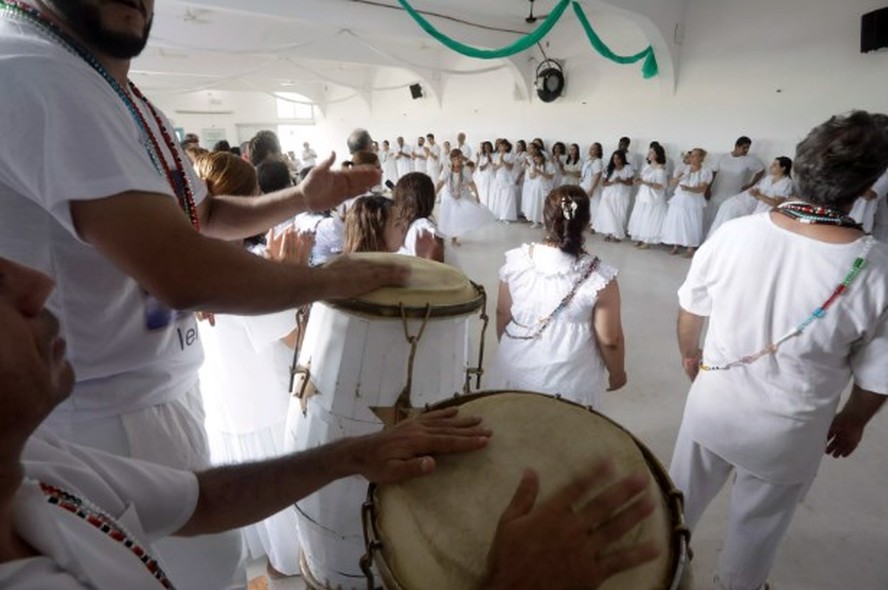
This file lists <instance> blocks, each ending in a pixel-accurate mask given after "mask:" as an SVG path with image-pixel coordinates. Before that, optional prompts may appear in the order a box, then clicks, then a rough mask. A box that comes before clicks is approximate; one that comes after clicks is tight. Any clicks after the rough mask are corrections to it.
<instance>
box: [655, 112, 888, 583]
mask: <svg viewBox="0 0 888 590" xmlns="http://www.w3.org/2000/svg"><path fill="white" fill-rule="evenodd" d="M886 167H888V116H885V115H870V114H869V113H865V112H861V111H857V112H854V113H851V114H850V115H848V116H845V117H833V118H832V119H831V120H830V121H828V122H826V123H825V124H823V125H821V126H819V127H817V128H815V129H814V130H813V131H812V132H811V133H810V134H809V135H808V137H807V138H806V139H805V140H804V141H802V142H801V143H800V144H799V145H798V148H797V152H796V158H795V162H794V166H793V173H794V174H793V176H794V178H795V187H796V194H797V196H798V198H799V200H797V201H790V202H788V203H784V204H782V205H780V206H779V207H778V208H777V209H776V210H774V211H771V212H768V213H763V214H760V215H752V216H748V217H744V218H742V219H738V220H735V221H733V222H731V223H729V224H726V225H724V226H723V227H722V228H720V229H719V231H718V232H716V233H715V234H713V237H712V238H711V239H710V240H709V241H707V242H706V243H705V244H703V247H701V248H700V250H699V251H698V252H697V255H696V256H695V257H694V261H693V263H692V265H691V269H690V271H689V273H688V276H687V279H686V280H685V283H684V284H683V285H682V287H681V289H680V290H679V292H678V295H679V302H680V304H681V310H680V312H679V318H678V339H679V348H680V351H681V356H682V364H683V367H684V370H685V372H686V373H687V374H688V376H689V377H690V379H691V380H692V381H693V385H692V386H691V390H690V393H689V394H688V399H687V405H686V408H685V413H684V418H683V420H682V424H681V429H680V431H679V433H678V440H677V442H676V445H675V454H674V455H673V458H672V465H671V467H670V474H671V476H672V479H673V480H674V481H675V484H676V485H677V486H678V488H679V489H681V490H682V491H683V492H684V495H685V518H686V521H687V522H688V526H690V527H691V529H693V528H694V527H695V525H696V524H697V523H698V522H699V519H700V517H701V515H702V514H703V511H704V510H705V509H706V507H707V505H708V504H709V502H710V501H711V500H712V499H713V498H714V497H715V496H716V494H718V492H719V490H720V489H721V488H722V486H723V485H724V483H725V482H726V481H727V480H728V478H729V476H731V474H734V476H735V477H734V480H733V490H732V494H731V508H730V520H729V525H728V533H727V538H726V540H725V545H724V549H723V550H722V554H721V558H720V561H719V565H718V573H717V576H716V585H717V587H718V588H720V589H727V590H759V589H761V588H767V584H766V581H767V577H768V573H769V571H770V569H771V566H772V565H773V563H774V559H775V556H776V553H777V549H778V547H779V544H780V542H781V540H782V539H783V536H784V534H785V533H786V531H787V529H788V527H789V524H790V522H791V520H792V517H793V514H794V511H795V507H796V506H797V505H798V503H799V501H800V500H801V499H802V497H803V495H804V493H805V491H806V490H807V489H808V487H809V486H810V484H811V482H812V481H813V479H814V476H815V475H816V473H817V469H818V466H819V464H820V461H821V459H822V457H823V454H824V451H825V452H826V453H827V454H831V455H833V456H834V457H846V456H848V455H850V454H851V453H852V452H853V451H854V449H855V448H856V447H857V445H858V443H859V442H860V440H861V438H862V436H863V432H864V428H865V427H866V425H867V423H868V422H869V420H870V419H871V418H872V417H873V416H874V415H875V413H876V412H877V411H878V410H879V408H880V407H881V406H882V405H883V403H884V401H885V399H886V395H888V363H886V362H885V359H886V358H888V246H886V245H885V244H882V243H879V242H876V241H875V240H873V239H872V238H871V237H869V236H867V235H865V234H864V233H863V232H862V231H861V230H860V229H859V228H858V226H857V225H856V223H855V222H854V220H853V219H851V218H850V217H849V216H848V212H849V211H850V209H851V206H852V204H853V203H854V200H855V199H856V198H857V195H859V194H861V193H862V192H863V191H864V190H866V188H867V187H869V186H871V185H872V184H873V183H874V182H875V180H876V179H877V178H878V177H879V175H881V174H882V173H883V172H884V171H885V169H886ZM830 293H832V295H830ZM707 317H708V318H709V328H708V331H707V334H706V343H705V349H704V350H703V351H700V349H699V342H700V335H701V332H702V328H703V323H704V320H705V318H707ZM849 383H850V384H851V385H853V389H852V392H851V396H850V397H849V399H848V401H847V402H846V403H845V405H844V407H843V408H842V409H841V410H840V411H838V413H837V412H836V410H837V409H838V405H839V401H840V398H841V396H842V392H843V391H844V390H845V389H846V388H847V386H848V385H849Z"/></svg>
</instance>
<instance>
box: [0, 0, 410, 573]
mask: <svg viewBox="0 0 888 590" xmlns="http://www.w3.org/2000/svg"><path fill="white" fill-rule="evenodd" d="M153 14H154V0H65V1H64V2H63V1H61V0H55V1H47V0H29V1H28V2H27V3H26V2H23V1H21V0H2V1H0V80H2V81H3V82H2V83H0V138H2V140H0V141H2V142H3V143H4V146H3V149H0V256H4V257H7V258H10V259H12V260H15V261H17V262H19V263H21V264H25V265H27V266H29V267H32V268H35V269H38V270H40V271H42V272H43V273H44V274H47V275H49V276H50V277H51V278H52V279H53V280H54V281H55V283H56V285H57V288H56V291H55V293H54V294H53V296H52V298H51V299H50V300H49V302H48V307H49V308H50V309H51V310H52V311H53V312H54V313H55V314H56V315H57V316H58V317H59V318H60V320H61V322H62V325H63V330H64V335H65V338H66V340H67V342H68V346H69V352H70V355H69V356H70V359H71V363H72V365H73V366H74V368H75V369H76V374H77V381H76V383H75V386H74V391H73V394H72V395H71V397H70V398H69V399H67V400H65V401H64V402H62V403H61V404H60V405H59V407H57V408H56V409H55V411H54V412H53V413H52V415H51V416H50V417H49V419H48V421H47V426H48V427H49V428H51V429H52V430H53V431H54V432H55V433H56V434H57V435H59V436H61V437H62V438H64V439H66V440H68V441H71V442H77V443H80V444H85V445H87V446H92V447H97V448H100V449H103V450H105V451H108V452H111V453H114V454H118V455H124V456H130V457H136V458H140V459H145V460H148V461H152V462H156V463H161V464H165V465H168V466H171V467H175V468H179V469H187V470H199V469H204V468H206V467H207V465H208V459H209V453H208V449H207V442H206V435H205V433H204V430H203V408H202V407H201V402H200V392H199V389H198V379H197V370H198V367H199V366H200V364H201V362H202V360H203V354H202V349H201V344H200V342H199V341H198V332H197V327H196V325H195V319H194V314H193V313H191V312H190V311H177V310H195V309H200V310H202V311H207V312H222V313H241V314H254V313H255V314H260V313H267V312H271V311H277V310H282V309H288V308H294V307H296V306H298V305H301V304H304V303H307V302H310V301H313V300H317V299H329V298H338V297H348V296H352V295H355V294H358V293H361V292H365V291H368V290H372V289H374V288H377V287H379V286H382V285H390V284H391V285H394V284H401V283H402V282H403V281H404V280H405V279H406V274H407V271H406V270H404V269H402V268H401V267H395V266H380V265H369V264H366V263H357V262H355V261H353V260H350V259H348V258H345V259H341V260H339V261H337V262H336V263H334V264H331V265H329V266H326V267H323V268H317V269H305V268H300V267H296V266H289V265H280V264H275V263H272V262H269V261H266V260H263V259H261V258H260V257H257V256H253V255H250V254H249V253H246V252H244V251H243V250H242V249H240V248H238V247H236V246H233V245H232V244H231V243H229V242H227V241H223V240H240V239H242V238H245V237H248V236H252V235H256V234H258V233H261V232H264V231H265V230H266V229H268V228H269V227H271V226H273V225H275V224H276V223H279V222H281V221H283V220H284V219H288V218H292V217H293V216H295V215H296V214H298V213H300V212H303V211H307V210H326V209H331V208H333V207H335V206H336V205H338V204H339V203H340V202H341V201H342V200H344V199H346V198H347V197H350V196H353V195H357V194H360V193H362V192H363V191H364V190H365V189H366V188H367V187H369V186H373V185H375V184H378V182H379V172H378V171H376V170H367V169H360V168H355V169H353V170H350V171H348V172H333V171H331V168H330V167H331V164H332V163H333V157H332V156H331V157H330V158H328V159H327V160H326V161H324V162H322V163H320V164H319V165H318V166H317V167H316V168H315V169H314V170H313V171H312V173H311V174H309V175H308V176H307V177H306V179H305V181H304V182H302V183H301V184H300V185H299V186H298V187H294V188H289V189H286V190H283V191H280V192H277V193H273V194H270V195H264V196H262V197H257V198H254V199H242V198H237V197H235V198H229V197H226V196H219V197H214V198H213V199H211V200H205V196H206V187H205V186H203V184H202V183H201V182H200V181H199V180H198V179H197V178H196V177H195V175H194V173H193V170H192V168H191V166H190V165H188V160H187V158H186V157H185V155H184V154H183V153H182V151H181V149H180V147H179V146H178V145H177V144H176V140H175V136H174V135H173V132H172V129H173V127H172V125H170V123H169V121H168V120H167V119H166V118H165V117H164V115H163V114H162V113H160V112H159V111H158V110H157V109H156V108H155V107H154V106H153V105H152V104H151V103H150V102H149V101H148V99H147V98H145V97H144V96H143V95H142V93H141V92H140V91H139V89H138V88H136V87H135V86H134V85H132V84H130V83H129V81H128V79H127V74H128V72H129V68H130V60H131V58H133V57H135V56H136V55H138V53H139V52H140V51H141V50H142V49H143V48H144V46H145V43H146V42H147V39H148V33H149V31H150V28H151V22H152V17H153ZM183 211H184V214H183ZM195 230H199V231H195ZM157 549H158V551H159V553H160V554H161V557H162V558H163V561H164V562H165V563H166V564H167V565H168V573H169V575H170V578H171V579H172V581H173V583H174V585H175V586H176V587H179V588H213V589H217V588H230V587H243V586H244V585H245V572H244V568H243V556H242V554H241V553H242V544H241V539H240V536H239V534H238V533H225V534H222V535H207V536H203V537H200V538H197V539H189V540H172V541H163V542H161V543H159V544H158V545H157Z"/></svg>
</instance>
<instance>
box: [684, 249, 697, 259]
mask: <svg viewBox="0 0 888 590" xmlns="http://www.w3.org/2000/svg"><path fill="white" fill-rule="evenodd" d="M695 250H696V248H688V251H687V252H685V255H684V257H685V258H693V257H694V251H695Z"/></svg>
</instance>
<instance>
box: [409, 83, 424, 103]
mask: <svg viewBox="0 0 888 590" xmlns="http://www.w3.org/2000/svg"><path fill="white" fill-rule="evenodd" d="M410 96H412V97H413V100H416V99H417V98H422V86H420V85H419V84H411V85H410Z"/></svg>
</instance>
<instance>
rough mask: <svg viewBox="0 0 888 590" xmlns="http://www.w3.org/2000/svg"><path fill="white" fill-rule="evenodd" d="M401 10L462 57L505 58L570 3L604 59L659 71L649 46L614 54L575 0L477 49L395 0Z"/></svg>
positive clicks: (543, 31)
mask: <svg viewBox="0 0 888 590" xmlns="http://www.w3.org/2000/svg"><path fill="white" fill-rule="evenodd" d="M398 2H399V3H400V4H401V6H402V7H403V8H404V10H406V11H407V14H409V15H410V16H411V17H412V18H413V20H415V21H416V23H417V24H418V25H419V26H420V27H421V28H422V29H423V30H424V31H425V32H426V33H428V34H429V35H431V36H432V37H434V38H435V39H437V40H438V41H439V42H441V44H443V45H444V46H445V47H447V48H448V49H451V50H453V51H456V52H457V53H460V54H462V55H465V56H466V57H474V58H477V59H499V58H503V57H509V56H511V55H515V54H516V53H521V52H522V51H526V50H527V49H530V48H531V47H533V46H534V45H536V44H537V43H539V42H540V40H542V39H543V37H545V36H546V35H548V34H549V32H550V31H551V30H552V28H553V27H554V26H555V24H556V23H557V22H558V20H559V19H561V17H562V15H563V14H564V11H565V10H567V7H568V5H570V4H573V9H574V13H575V14H576V15H577V19H578V20H579V21H580V24H581V25H582V26H583V30H584V31H585V32H586V37H587V38H588V39H589V42H590V43H591V44H592V47H593V48H594V49H595V50H596V51H597V52H598V53H599V54H601V56H602V57H604V58H605V59H609V60H610V61H612V62H614V63H618V64H632V63H635V62H638V61H641V60H644V64H643V66H642V69H641V71H642V74H643V75H644V77H645V78H653V77H654V76H656V75H657V73H658V72H659V67H658V65H657V58H656V56H655V55H654V48H653V47H652V46H650V45H649V46H648V47H647V48H646V49H645V50H644V51H641V52H639V53H636V54H635V55H628V56H621V55H617V54H616V53H614V52H613V51H612V50H611V49H610V47H608V46H607V45H606V44H605V43H604V41H602V40H601V37H599V36H598V34H597V33H596V32H595V30H594V29H593V28H592V24H591V23H590V22H589V19H588V18H587V17H586V13H585V12H584V11H583V8H582V6H580V5H579V3H578V2H576V0H574V1H573V2H572V1H571V0H560V1H559V2H558V5H557V6H556V7H555V9H554V10H552V12H550V13H549V16H547V17H546V19H545V20H544V21H543V23H542V24H541V25H540V26H539V27H537V28H536V30H534V31H533V32H531V33H528V34H527V35H525V36H524V37H522V38H520V39H518V40H517V41H515V42H513V43H510V44H509V45H506V46H505V47H500V48H499V49H480V48H478V47H472V46H470V45H466V44H464V43H460V42H459V41H456V40H455V39H452V38H450V37H448V36H447V35H445V34H444V33H442V32H441V31H439V30H438V29H436V28H435V27H434V25H432V24H431V23H430V22H429V21H428V20H426V18H425V17H423V16H422V15H421V14H420V13H419V12H417V11H416V9H415V8H413V7H412V6H411V5H410V3H409V2H408V1H407V0H398Z"/></svg>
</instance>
